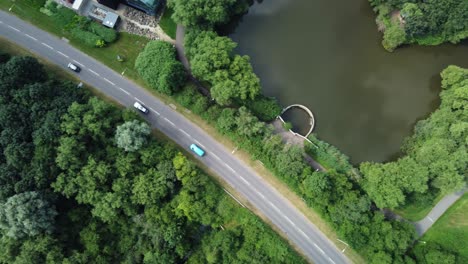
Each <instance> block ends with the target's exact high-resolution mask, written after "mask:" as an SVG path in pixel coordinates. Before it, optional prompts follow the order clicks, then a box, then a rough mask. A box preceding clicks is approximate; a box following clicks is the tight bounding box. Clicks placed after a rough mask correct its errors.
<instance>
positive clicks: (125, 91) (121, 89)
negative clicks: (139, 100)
mask: <svg viewBox="0 0 468 264" xmlns="http://www.w3.org/2000/svg"><path fill="white" fill-rule="evenodd" d="M119 89H120V91H122V92H124V93H126V94H127V95H130V93H129V92H127V90H125V89H123V88H120V87H119Z"/></svg>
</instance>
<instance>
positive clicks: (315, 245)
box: [314, 243, 325, 254]
mask: <svg viewBox="0 0 468 264" xmlns="http://www.w3.org/2000/svg"><path fill="white" fill-rule="evenodd" d="M314 247H316V248H317V249H318V250H319V251H320V252H321V253H322V254H325V252H324V251H323V250H322V249H321V248H320V247H319V246H317V244H315V243H314Z"/></svg>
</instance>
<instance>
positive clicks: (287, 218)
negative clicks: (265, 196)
mask: <svg viewBox="0 0 468 264" xmlns="http://www.w3.org/2000/svg"><path fill="white" fill-rule="evenodd" d="M283 218H284V219H286V221H288V222H289V223H290V224H291V225H292V226H294V227H296V224H294V222H293V221H291V219H289V217H287V216H285V215H283Z"/></svg>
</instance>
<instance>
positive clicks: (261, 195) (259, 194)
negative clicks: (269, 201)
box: [255, 190, 265, 199]
mask: <svg viewBox="0 0 468 264" xmlns="http://www.w3.org/2000/svg"><path fill="white" fill-rule="evenodd" d="M255 192H256V193H257V195H258V196H260V197H262V199H265V196H264V195H263V194H262V193H261V192H259V191H257V190H255Z"/></svg>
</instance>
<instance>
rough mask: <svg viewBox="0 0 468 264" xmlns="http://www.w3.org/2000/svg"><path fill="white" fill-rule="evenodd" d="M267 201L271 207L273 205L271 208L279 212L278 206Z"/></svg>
mask: <svg viewBox="0 0 468 264" xmlns="http://www.w3.org/2000/svg"><path fill="white" fill-rule="evenodd" d="M268 203H269V204H270V206H271V207H273V210H275V211H276V212H278V213H281V211H280V209H279V208H278V207H276V205H274V204H273V203H272V202H270V201H268Z"/></svg>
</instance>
